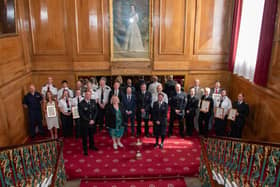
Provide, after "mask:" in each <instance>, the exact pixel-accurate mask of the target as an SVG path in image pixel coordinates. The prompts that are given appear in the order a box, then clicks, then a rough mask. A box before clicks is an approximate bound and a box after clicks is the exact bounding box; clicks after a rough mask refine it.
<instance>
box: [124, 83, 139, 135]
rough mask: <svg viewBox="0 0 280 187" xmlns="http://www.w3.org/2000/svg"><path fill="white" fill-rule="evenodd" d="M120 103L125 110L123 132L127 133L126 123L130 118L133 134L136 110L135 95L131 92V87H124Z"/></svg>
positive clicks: (132, 132)
mask: <svg viewBox="0 0 280 187" xmlns="http://www.w3.org/2000/svg"><path fill="white" fill-rule="evenodd" d="M122 104H123V106H124V110H125V114H126V116H125V124H126V126H125V130H124V132H125V133H127V125H128V119H130V124H131V134H132V136H134V129H135V126H134V121H135V110H136V97H135V95H134V94H133V93H132V89H131V87H127V88H126V95H125V96H124V97H123V98H122Z"/></svg>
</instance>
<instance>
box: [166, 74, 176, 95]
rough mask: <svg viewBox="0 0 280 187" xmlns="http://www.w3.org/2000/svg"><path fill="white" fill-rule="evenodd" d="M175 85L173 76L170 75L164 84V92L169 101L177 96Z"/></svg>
mask: <svg viewBox="0 0 280 187" xmlns="http://www.w3.org/2000/svg"><path fill="white" fill-rule="evenodd" d="M175 85H176V81H174V80H173V75H168V77H167V81H166V83H165V84H164V90H163V92H165V93H166V94H167V96H168V99H169V98H171V97H172V96H173V95H174V94H175Z"/></svg>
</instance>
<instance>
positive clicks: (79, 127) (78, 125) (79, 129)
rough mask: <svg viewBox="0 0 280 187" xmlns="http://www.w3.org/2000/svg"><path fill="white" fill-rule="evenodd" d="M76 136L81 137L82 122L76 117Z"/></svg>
mask: <svg viewBox="0 0 280 187" xmlns="http://www.w3.org/2000/svg"><path fill="white" fill-rule="evenodd" d="M75 136H76V138H80V137H81V122H80V119H79V118H78V119H75Z"/></svg>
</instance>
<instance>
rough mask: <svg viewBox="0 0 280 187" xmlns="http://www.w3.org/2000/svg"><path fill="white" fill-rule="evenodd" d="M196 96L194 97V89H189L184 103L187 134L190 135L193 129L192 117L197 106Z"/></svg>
mask: <svg viewBox="0 0 280 187" xmlns="http://www.w3.org/2000/svg"><path fill="white" fill-rule="evenodd" d="M198 101H199V100H198V98H197V97H195V89H194V88H192V89H191V90H190V94H189V95H188V100H187V105H186V129H187V135H188V136H192V133H193V129H194V117H195V114H196V109H197V107H198Z"/></svg>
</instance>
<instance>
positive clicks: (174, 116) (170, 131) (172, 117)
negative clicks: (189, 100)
mask: <svg viewBox="0 0 280 187" xmlns="http://www.w3.org/2000/svg"><path fill="white" fill-rule="evenodd" d="M176 119H178V121H179V131H180V135H181V136H184V117H183V116H182V115H177V114H176V113H175V111H174V110H173V111H172V110H171V113H170V122H169V127H168V134H169V135H172V134H173V128H174V121H175V120H176Z"/></svg>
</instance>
